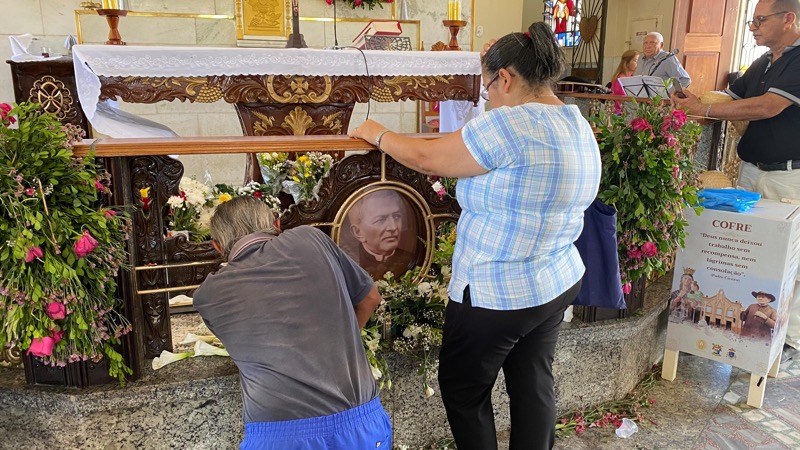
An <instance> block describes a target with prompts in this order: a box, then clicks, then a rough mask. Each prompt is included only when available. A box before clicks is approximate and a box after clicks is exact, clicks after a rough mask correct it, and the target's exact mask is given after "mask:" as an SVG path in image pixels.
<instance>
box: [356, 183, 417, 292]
mask: <svg viewBox="0 0 800 450" xmlns="http://www.w3.org/2000/svg"><path fill="white" fill-rule="evenodd" d="M403 210H404V208H403V200H402V199H401V198H400V194H398V193H397V192H395V191H392V190H386V189H384V190H379V191H375V192H371V193H369V194H367V195H366V196H365V197H364V198H362V199H361V200H359V201H357V202H356V204H355V205H353V208H352V209H350V212H348V213H347V218H348V219H350V231H351V232H352V233H353V236H354V237H355V238H356V239H357V240H358V241H359V242H360V243H361V245H359V247H358V250H359V251H358V263H359V264H360V265H361V267H363V268H364V269H365V270H366V271H367V272H369V274H370V275H372V277H373V278H374V279H376V280H380V279H381V278H383V276H384V275H385V274H386V272H392V273H393V274H394V276H395V277H400V276H402V275H403V274H404V273H406V270H408V265H409V263H410V262H411V260H412V259H413V255H412V254H411V253H409V252H407V251H405V250H403V249H402V248H399V247H398V246H399V245H400V241H401V239H402V238H403V230H404V227H403V220H404V217H403V216H404V213H403V212H404V211H403Z"/></svg>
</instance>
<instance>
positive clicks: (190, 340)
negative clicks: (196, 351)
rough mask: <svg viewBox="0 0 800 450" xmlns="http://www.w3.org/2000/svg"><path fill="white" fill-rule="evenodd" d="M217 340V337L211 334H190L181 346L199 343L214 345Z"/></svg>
mask: <svg viewBox="0 0 800 450" xmlns="http://www.w3.org/2000/svg"><path fill="white" fill-rule="evenodd" d="M215 340H217V337H216V336H214V335H213V334H209V335H206V336H199V335H197V334H194V333H188V334H187V335H186V337H185V338H183V340H182V341H181V343H180V345H187V344H194V343H195V342H197V341H203V342H206V343H209V344H210V343H212V342H214V341H215Z"/></svg>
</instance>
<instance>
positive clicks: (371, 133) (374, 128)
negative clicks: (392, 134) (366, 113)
mask: <svg viewBox="0 0 800 450" xmlns="http://www.w3.org/2000/svg"><path fill="white" fill-rule="evenodd" d="M386 129H387V128H386V127H385V126H383V125H381V124H379V123H378V122H375V121H374V120H372V119H368V120H367V121H366V122H364V123H362V124H361V125H359V126H358V127H356V128H355V129H352V130H350V133H348V134H349V136H350V137H354V138H359V139H363V140H365V141H367V142H369V143H370V144H372V145H375V139H376V138H377V137H378V135H379V134H381V132H383V130H386Z"/></svg>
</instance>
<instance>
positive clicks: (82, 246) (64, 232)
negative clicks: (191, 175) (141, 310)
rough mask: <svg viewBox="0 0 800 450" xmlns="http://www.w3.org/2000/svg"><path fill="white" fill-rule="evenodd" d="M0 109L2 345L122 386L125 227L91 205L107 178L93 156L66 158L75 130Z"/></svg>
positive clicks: (44, 116)
mask: <svg viewBox="0 0 800 450" xmlns="http://www.w3.org/2000/svg"><path fill="white" fill-rule="evenodd" d="M0 112H2V115H1V116H0V210H2V216H1V217H2V218H0V345H2V346H5V347H11V346H16V347H18V348H19V349H20V350H21V351H22V352H24V353H25V354H26V355H28V358H26V359H25V362H26V364H28V363H30V362H35V363H37V364H39V365H44V366H47V367H50V368H54V369H59V368H64V367H65V366H67V365H69V364H71V363H76V364H80V363H87V364H88V363H92V364H96V365H101V366H102V367H107V370H108V375H110V377H113V378H116V379H118V380H120V381H122V380H124V378H125V376H126V375H128V374H131V369H130V368H129V367H128V366H127V365H126V363H125V361H124V358H123V356H122V355H121V354H120V352H119V348H120V344H121V337H122V336H123V335H125V334H126V333H128V332H129V331H130V330H131V326H130V324H129V322H128V321H127V320H126V318H125V317H124V316H123V315H122V314H120V311H121V309H122V305H121V301H120V300H119V299H118V298H117V297H116V295H115V292H116V281H115V277H116V275H117V274H118V271H119V270H120V269H122V268H123V264H124V262H125V261H126V260H127V253H126V251H125V240H126V238H127V236H126V231H127V229H128V222H127V218H126V217H125V215H124V214H121V213H119V212H117V211H116V210H114V209H110V208H106V207H98V204H99V200H100V199H101V196H102V195H103V194H108V193H110V189H109V186H110V177H109V175H108V174H106V173H104V172H102V171H98V170H97V169H96V167H95V165H94V161H93V158H92V157H86V158H82V159H79V158H74V157H73V156H72V151H71V145H72V143H74V142H76V141H78V140H80V138H81V136H82V133H83V132H82V130H80V129H78V128H77V127H74V126H72V125H66V126H62V125H61V123H59V121H58V120H57V119H56V117H55V116H54V115H52V114H48V113H45V112H43V110H42V109H41V107H40V105H39V104H37V103H23V104H19V105H16V106H14V107H11V106H9V105H6V104H2V105H0ZM26 369H27V367H26ZM28 374H29V377H28V382H29V383H32V384H33V383H36V380H35V377H34V378H33V379H32V376H30V374H31V372H30V371H28Z"/></svg>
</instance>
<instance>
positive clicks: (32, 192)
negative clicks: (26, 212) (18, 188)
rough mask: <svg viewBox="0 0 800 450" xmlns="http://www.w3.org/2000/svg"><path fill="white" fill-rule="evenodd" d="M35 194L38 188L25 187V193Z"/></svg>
mask: <svg viewBox="0 0 800 450" xmlns="http://www.w3.org/2000/svg"><path fill="white" fill-rule="evenodd" d="M34 194H36V189H34V188H27V189H25V195H27V196H28V197H33V195H34Z"/></svg>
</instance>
